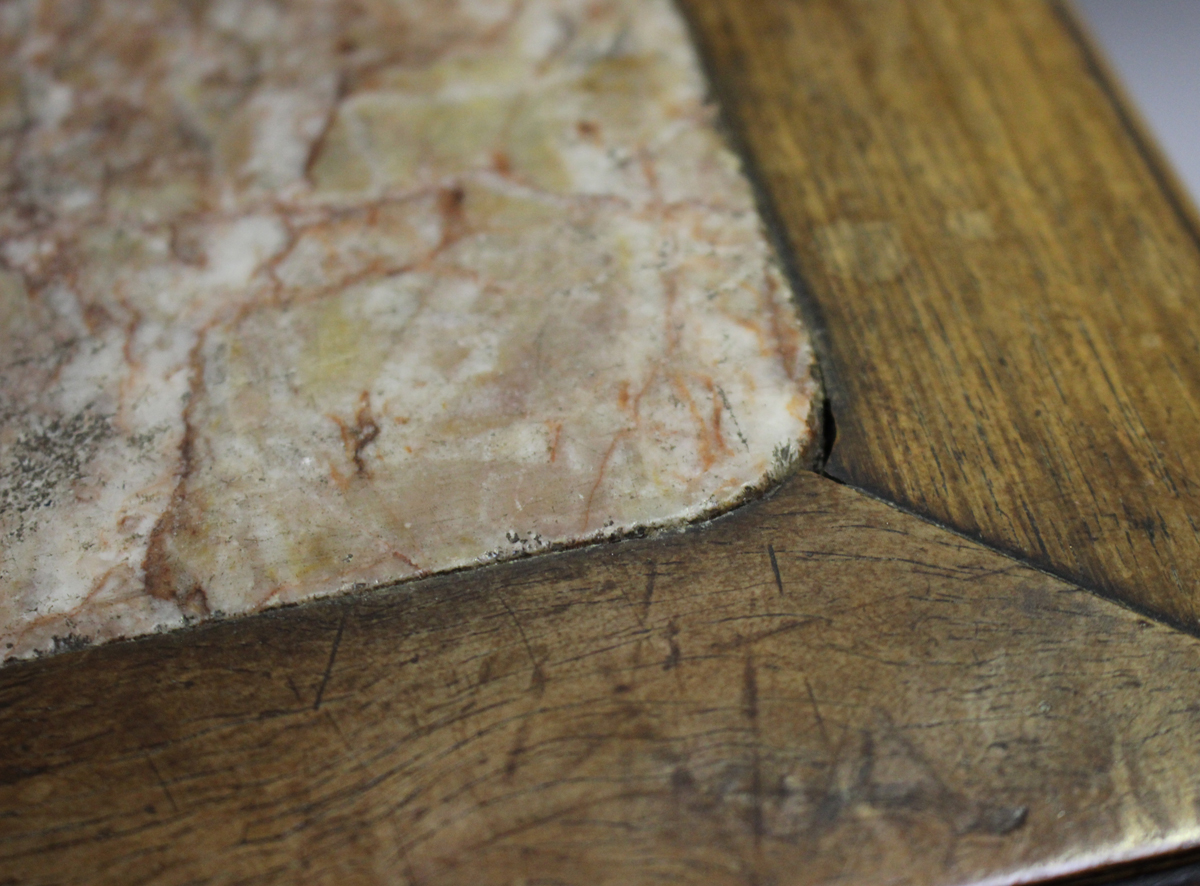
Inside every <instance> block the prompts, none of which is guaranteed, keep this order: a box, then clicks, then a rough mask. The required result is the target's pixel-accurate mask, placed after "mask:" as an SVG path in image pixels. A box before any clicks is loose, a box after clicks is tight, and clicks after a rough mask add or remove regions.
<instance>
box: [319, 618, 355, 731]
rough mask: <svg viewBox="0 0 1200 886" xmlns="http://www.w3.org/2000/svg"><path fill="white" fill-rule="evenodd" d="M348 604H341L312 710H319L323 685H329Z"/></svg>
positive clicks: (340, 642) (344, 626) (343, 629)
mask: <svg viewBox="0 0 1200 886" xmlns="http://www.w3.org/2000/svg"><path fill="white" fill-rule="evenodd" d="M349 611H350V607H349V605H343V606H342V613H341V617H340V618H339V619H338V626H337V632H336V633H334V635H333V643H332V644H330V646H329V660H328V661H327V662H325V672H324V673H323V674H322V675H321V685H319V686H318V687H317V696H316V698H314V699H313V710H314V711H319V710H321V700H322V699H323V698H324V697H325V687H326V686H328V685H329V678H330V676H331V675H332V674H333V664H334V662H336V661H337V654H338V649H339V647H341V645H342V634H343V633H344V632H345V630H346V615H347V614H348V613H349Z"/></svg>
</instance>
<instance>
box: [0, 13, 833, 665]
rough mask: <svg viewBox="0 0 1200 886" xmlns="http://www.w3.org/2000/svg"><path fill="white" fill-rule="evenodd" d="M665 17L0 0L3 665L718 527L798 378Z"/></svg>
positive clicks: (760, 238) (729, 176)
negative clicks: (574, 549)
mask: <svg viewBox="0 0 1200 886" xmlns="http://www.w3.org/2000/svg"><path fill="white" fill-rule="evenodd" d="M715 121H716V115H715V111H714V109H713V107H712V106H711V105H710V104H709V103H708V102H707V101H706V86H705V82H704V80H703V77H702V75H701V73H700V70H699V68H698V65H697V60H696V58H695V55H694V53H693V50H692V48H691V46H690V44H689V41H688V37H687V33H686V30H685V27H684V25H683V22H682V21H681V19H680V17H679V15H678V14H677V12H676V11H675V10H674V8H673V7H672V6H671V5H670V4H669V3H668V2H666V0H523V2H522V0H396V2H383V0H291V2H288V3H274V2H265V0H212V2H206V0H178V2H165V0H56V2H50V0H46V2H36V0H10V2H4V3H0V324H2V333H0V336H2V338H0V366H2V368H0V535H2V537H3V541H2V543H0V544H2V549H3V562H2V565H0V652H2V654H3V657H4V658H5V659H12V658H20V657H28V656H30V655H34V654H40V653H46V652H53V651H56V650H60V649H63V648H72V647H74V646H77V645H79V644H81V643H86V642H98V641H104V640H110V639H114V638H118V637H131V636H135V635H138V634H144V633H147V632H152V631H158V630H164V629H169V628H172V627H176V626H179V625H183V624H186V623H190V622H193V621H196V620H200V619H205V618H210V617H217V616H222V615H225V616H228V615H234V614H238V613H246V612H252V611H256V610H260V609H262V608H264V607H269V606H274V605H279V604H285V603H293V602H296V601H300V600H304V599H307V598H311V597H315V596H320V595H325V594H330V593H335V592H340V591H346V590H349V589H357V588H363V587H370V586H376V585H379V584H382V583H390V582H395V581H398V580H402V579H406V578H410V577H413V576H418V575H424V574H428V573H432V572H438V571H443V570H449V569H456V568H462V567H468V566H473V565H477V564H484V563H489V562H492V561H496V560H502V559H505V558H509V557H514V556H520V555H524V554H529V553H535V552H538V551H542V550H547V549H551V548H553V547H556V546H563V545H570V544H578V543H583V542H587V541H595V540H603V539H610V538H616V537H620V536H622V535H626V534H629V533H632V532H639V531H643V530H646V529H648V528H655V527H671V526H676V525H679V524H681V523H683V522H686V521H691V520H695V519H698V518H701V517H704V516H707V515H712V514H715V513H717V512H719V511H721V510H722V509H724V508H728V507H730V506H732V505H734V504H736V503H738V502H740V501H742V500H744V499H745V498H746V497H747V496H748V495H751V494H753V493H755V492H758V491H761V490H763V489H765V488H767V487H768V486H769V485H770V484H771V483H772V482H773V481H775V480H776V479H778V478H779V477H780V476H781V475H782V474H784V473H786V472H787V471H789V470H790V469H792V468H793V467H794V465H795V464H796V462H797V459H798V458H799V457H800V454H801V453H802V452H803V451H805V449H806V447H807V446H808V445H809V443H810V441H811V437H812V429H811V428H812V413H813V401H814V397H815V396H816V387H815V383H814V378H813V372H812V354H811V350H810V346H809V341H808V338H807V336H806V333H805V331H804V330H803V328H802V327H801V325H800V323H799V321H798V319H797V317H796V314H795V311H794V308H793V306H792V303H791V294H790V292H789V289H788V286H787V284H786V283H785V281H784V279H783V278H782V277H781V275H780V272H779V271H778V269H777V266H776V263H775V259H774V256H773V254H772V251H771V248H770V246H769V245H768V242H767V240H766V238H765V236H764V233H763V230H762V225H761V221H760V219H759V217H758V215H757V213H756V210H755V206H754V202H753V199H752V196H751V193H750V190H749V187H748V185H747V183H746V180H745V178H744V177H743V175H742V173H741V171H740V168H739V165H738V162H737V160H736V158H735V157H734V155H733V154H732V153H731V152H730V151H729V149H728V148H727V146H726V145H725V144H724V142H723V141H722V138H721V136H720V134H719V132H718V129H717V127H716V122H715Z"/></svg>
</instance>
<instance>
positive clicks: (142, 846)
mask: <svg viewBox="0 0 1200 886" xmlns="http://www.w3.org/2000/svg"><path fill="white" fill-rule="evenodd" d="M1198 676H1200V642H1198V641H1197V640H1196V639H1194V638H1192V637H1190V636H1188V635H1185V634H1182V633H1180V632H1177V631H1173V630H1171V629H1169V628H1166V627H1163V626H1161V625H1157V624H1155V623H1153V622H1150V621H1147V620H1145V619H1142V618H1140V617H1138V616H1137V615H1135V614H1133V613H1131V612H1129V611H1127V610H1125V609H1122V608H1120V607H1118V606H1117V605H1115V604H1112V603H1109V602H1107V601H1104V600H1101V599H1100V598H1098V597H1096V596H1095V595H1093V594H1090V593H1088V592H1085V591H1081V590H1078V589H1076V588H1074V587H1071V586H1069V585H1067V584H1065V583H1063V582H1061V581H1059V580H1057V579H1054V578H1050V577H1048V576H1046V575H1044V574H1042V573H1038V572H1036V571H1034V570H1032V569H1029V568H1028V567H1024V566H1021V565H1019V564H1017V563H1015V562H1013V561H1011V560H1009V559H1007V558H1004V557H1002V556H1000V555H998V554H995V553H993V552H990V551H988V550H987V549H985V548H983V547H981V546H979V545H976V544H974V543H972V542H968V541H964V540H963V539H961V538H959V537H957V536H954V535H952V534H950V533H948V532H946V531H945V530H942V529H939V528H936V527H934V526H931V525H929V524H926V523H922V522H920V521H919V520H917V519H916V518H914V517H911V516H908V515H905V514H903V513H901V512H899V511H897V510H895V509H893V508H891V507H889V506H887V505H884V504H882V503H880V502H878V501H875V500H872V499H869V498H867V497H866V496H864V495H863V494H861V493H858V492H855V491H854V490H851V489H849V488H847V487H843V486H839V485H838V484H835V483H834V482H832V481H829V480H826V479H823V478H819V477H816V476H814V475H811V474H805V475H802V476H799V477H796V478H795V479H793V480H792V481H790V482H789V483H788V485H787V486H786V487H785V488H784V489H783V490H782V491H781V492H780V493H779V494H778V495H777V496H775V497H774V498H773V499H771V500H769V501H767V502H763V503H758V504H755V505H751V506H748V507H747V508H745V509H743V510H741V511H740V512H738V513H736V514H734V515H731V516H730V517H728V518H725V519H722V520H719V521H717V522H716V523H715V524H713V525H710V526H708V527H705V528H700V529H694V530H691V531H688V532H685V533H681V534H678V535H674V536H670V537H666V538H662V539H657V540H646V541H637V542H627V543H622V544H619V545H614V546H611V547H607V548H595V549H592V550H587V551H579V552H572V553H568V554H562V555H552V556H549V557H545V558H538V559H535V560H530V561H524V562H520V563H514V564H508V565H505V566H501V567H496V568H489V569H485V570H479V571H475V572H469V573H461V574H458V575H452V576H447V577H442V578H438V579H433V580H428V581H423V582H420V583H416V584H411V585H407V586H404V587H400V588H397V589H395V590H393V591H389V592H384V593H380V594H375V595H370V596H366V597H360V598H347V599H342V600H334V601H329V602H326V603H322V604H316V605H312V606H308V607H302V608H297V609H292V610H284V611H278V612H274V613H271V614H268V615H264V616H257V617H253V618H249V619H245V620H241V621H235V622H228V623H223V624H216V625H211V626H205V627H203V628H199V629H195V630H191V631H185V632H182V633H178V634H173V635H169V636H161V637H155V638H151V639H149V640H146V641H140V642H135V643H130V644H119V645H114V646H108V647H101V648H97V649H91V650H85V651H81V652H76V653H68V654H65V655H62V656H58V657H55V658H53V659H49V660H45V661H41V662H35V663H31V664H22V665H17V666H14V667H11V668H9V669H6V670H5V671H3V672H0V712H2V714H0V748H2V749H3V754H2V758H0V759H2V765H0V810H3V812H0V883H5V884H49V883H63V884H68V883H114V884H116V883H119V884H133V883H144V882H155V883H167V884H176V883H178V884H184V883H225V884H234V883H237V884H265V883H305V884H314V883H316V884H320V883H336V884H339V886H349V884H359V883H363V884H367V883H370V884H375V883H379V884H383V883H398V884H422V886H425V884H443V883H464V882H470V883H476V884H509V883H581V884H583V883H587V884H595V883H622V884H638V883H666V882H672V883H704V884H760V886H763V884H810V883H833V882H853V883H922V884H939V883H945V884H950V883H966V882H985V881H986V882H989V883H1004V882H1014V881H1016V880H1017V879H1019V878H1031V879H1032V878H1036V877H1039V876H1043V875H1047V874H1050V873H1054V872H1064V871H1069V870H1074V869H1082V868H1088V867H1092V866H1095V865H1097V864H1102V863H1105V862H1108V861H1114V860H1117V859H1119V858H1122V857H1125V856H1131V855H1147V854H1152V853H1154V852H1157V851H1163V850H1168V849H1174V848H1178V847H1181V846H1187V845H1191V844H1195V843H1196V842H1197V840H1198V839H1200V822H1198V811H1197V803H1196V797H1197V796H1198V793H1200V776H1197V773H1198V772H1200V704H1198V701H1200V698H1198V697H1197V693H1196V692H1195V690H1194V688H1193V687H1195V686H1196V685H1197V677H1198Z"/></svg>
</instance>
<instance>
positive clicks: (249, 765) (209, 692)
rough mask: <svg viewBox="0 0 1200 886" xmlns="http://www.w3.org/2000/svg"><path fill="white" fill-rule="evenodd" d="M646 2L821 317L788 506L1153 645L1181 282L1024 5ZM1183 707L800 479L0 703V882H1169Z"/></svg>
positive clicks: (1199, 833)
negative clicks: (774, 224)
mask: <svg viewBox="0 0 1200 886" xmlns="http://www.w3.org/2000/svg"><path fill="white" fill-rule="evenodd" d="M682 5H683V6H684V7H685V9H686V10H687V12H688V14H689V16H690V17H691V19H692V21H693V24H694V25H695V26H696V31H697V34H698V36H699V39H700V41H701V43H702V44H703V46H704V48H705V52H706V54H707V56H708V58H709V61H710V63H711V67H712V71H713V73H714V76H715V81H716V83H717V85H718V91H719V92H720V93H721V95H722V97H723V99H724V101H725V103H726V106H727V111H728V113H729V117H730V121H731V123H732V128H733V131H734V133H735V136H736V137H737V138H739V139H740V140H741V141H742V142H743V144H744V146H745V147H746V148H747V149H748V151H749V153H750V156H751V158H752V160H753V161H754V164H755V167H756V169H757V171H758V173H759V175H760V177H761V181H762V183H763V185H764V194H765V195H766V198H767V199H768V201H769V202H770V204H771V205H772V206H773V208H774V209H775V210H776V214H777V220H778V222H779V225H778V230H779V231H780V232H782V234H783V240H784V243H785V246H786V249H785V252H786V253H787V255H788V257H789V259H790V260H792V261H793V262H794V265H795V268H796V269H798V271H799V273H800V275H801V277H802V278H803V280H804V281H805V283H806V285H807V287H808V290H809V292H808V296H809V300H808V302H807V303H808V305H809V308H810V309H811V310H812V313H813V314H814V315H815V316H817V317H818V318H819V319H822V321H823V335H824V336H825V338H824V340H823V345H824V357H825V369H826V372H827V374H828V375H829V377H830V381H831V382H832V386H831V390H832V395H833V401H834V402H833V405H834V415H835V418H836V420H837V423H838V437H837V442H836V445H835V447H834V450H833V459H832V461H831V463H830V465H829V470H830V471H831V472H833V473H835V474H836V475H837V476H840V477H844V478H847V479H848V480H850V481H851V482H853V483H855V484H857V485H861V486H863V487H865V488H867V489H868V490H870V491H872V492H875V493H879V494H881V495H884V496H890V497H892V498H893V499H894V500H896V501H898V502H900V503H902V504H903V505H904V506H906V507H909V508H913V509H916V510H918V511H921V512H923V513H926V514H930V515H933V516H935V517H938V518H939V519H942V520H944V521H946V522H949V523H951V524H953V525H955V526H957V527H959V528H961V529H963V530H966V531H968V532H971V533H974V534H976V535H978V536H980V537H982V538H984V539H985V540H987V541H988V542H990V543H992V544H995V545H998V546H1001V547H1006V548H1008V549H1011V550H1013V551H1015V552H1017V553H1019V554H1021V555H1022V556H1025V557H1026V558H1028V559H1030V560H1033V561H1035V562H1037V563H1039V564H1042V565H1045V566H1047V567H1050V568H1053V569H1055V570H1057V571H1058V572H1060V573H1062V574H1064V575H1070V576H1075V577H1078V579H1079V580H1080V581H1081V582H1085V583H1086V584H1087V585H1088V586H1090V587H1094V588H1097V589H1099V590H1102V591H1104V592H1105V593H1109V594H1113V595H1124V596H1125V597H1126V598H1127V599H1130V600H1134V601H1136V602H1138V603H1140V604H1142V605H1144V606H1146V607H1149V608H1153V609H1154V610H1155V611H1156V612H1157V613H1158V614H1160V615H1163V616H1164V617H1166V618H1168V619H1170V620H1172V621H1174V622H1175V623H1176V624H1181V625H1184V626H1187V627H1189V628H1193V629H1194V617H1193V614H1192V601H1193V598H1194V596H1195V593H1196V588H1195V585H1194V583H1192V584H1189V582H1194V580H1195V576H1197V575H1198V574H1200V572H1197V570H1196V568H1195V566H1196V544H1197V541H1196V537H1195V533H1194V532H1192V530H1191V528H1190V525H1191V524H1190V522H1189V515H1188V510H1189V508H1190V509H1191V510H1192V512H1193V513H1200V509H1196V508H1195V507H1194V502H1193V501H1192V496H1193V495H1194V488H1193V486H1192V485H1191V484H1190V480H1189V478H1190V477H1191V476H1192V475H1193V469H1194V467H1195V465H1194V462H1193V461H1192V460H1193V459H1195V458H1196V457H1197V455H1196V454H1195V452H1194V449H1193V450H1192V451H1189V448H1188V446H1187V445H1186V444H1187V443H1188V441H1189V440H1194V439H1197V437H1196V436H1195V431H1196V430H1197V427H1196V425H1197V422H1198V421H1200V420H1198V419H1197V417H1196V410H1195V407H1194V398H1193V395H1194V393H1195V391H1196V390H1197V388H1196V366H1197V363H1196V361H1195V354H1196V353H1197V351H1196V347H1197V346H1196V343H1195V336H1194V326H1193V325H1191V324H1192V317H1193V316H1194V315H1195V307H1196V305H1195V301H1196V299H1197V292H1200V289H1198V288H1197V286H1196V284H1197V283H1200V262H1198V261H1197V258H1196V246H1195V242H1194V238H1193V236H1192V234H1191V232H1190V230H1189V229H1188V227H1187V225H1186V224H1185V223H1184V221H1182V220H1181V219H1182V217H1183V214H1182V213H1174V212H1173V210H1172V206H1171V198H1170V192H1169V189H1166V188H1164V187H1161V186H1160V182H1159V180H1158V179H1157V178H1156V177H1155V174H1154V170H1153V169H1152V167H1151V166H1150V165H1148V163H1147V162H1146V160H1145V156H1146V155H1145V154H1144V153H1143V152H1141V151H1140V150H1139V147H1138V145H1137V144H1136V143H1135V141H1134V140H1133V137H1132V136H1131V135H1130V133H1129V131H1128V130H1127V129H1126V128H1124V124H1123V123H1122V120H1121V115H1120V113H1119V111H1118V109H1117V108H1115V106H1114V105H1113V104H1112V103H1111V102H1109V100H1108V99H1107V98H1106V96H1105V93H1104V92H1103V91H1102V90H1101V88H1100V87H1099V86H1098V85H1097V81H1096V80H1095V79H1094V77H1093V74H1092V72H1091V69H1090V68H1089V65H1088V61H1087V59H1086V57H1085V55H1084V54H1083V53H1082V51H1081V49H1080V47H1079V44H1078V43H1077V42H1076V41H1074V39H1073V38H1072V36H1071V34H1070V31H1069V28H1068V27H1067V26H1066V25H1065V24H1064V20H1063V19H1062V18H1060V17H1059V16H1058V14H1057V13H1056V12H1055V8H1054V7H1050V6H1046V5H1043V4H1042V3H1040V2H1036V0H1019V2H1018V0H994V2H989V3H986V4H979V3H973V2H970V0H920V2H918V0H905V2H894V3H871V2H866V0H838V2H835V0H758V2H755V3H744V2H737V0H685V2H683V4H682ZM1189 361H1190V362H1189ZM1198 672H1200V640H1197V639H1195V638H1194V637H1191V636H1188V635H1187V634H1184V633H1181V632H1178V631H1174V630H1172V629H1170V628H1168V627H1165V626H1163V625H1161V624H1158V623H1155V622H1152V621H1150V620H1148V619H1145V618H1142V617H1140V616H1138V615H1137V614H1135V613H1133V612H1131V611H1129V610H1127V609H1124V608H1121V607H1119V606H1117V605H1116V604H1114V603H1110V602H1106V601H1104V600H1102V599H1100V598H1099V597H1096V596H1094V595H1092V594H1090V593H1087V592H1085V591H1083V590H1080V589H1079V588H1078V587H1076V586H1074V585H1071V584H1068V583H1066V582H1065V581H1062V580H1059V579H1056V578H1052V577H1048V576H1047V575H1046V574H1044V573H1042V572H1038V571H1035V570H1034V569H1032V568H1029V567H1027V566H1024V565H1021V564H1020V563H1018V562H1016V561H1013V560H1009V559H1006V558H1004V557H1002V556H1001V555H999V554H996V553H994V552H991V551H989V550H988V549H987V548H985V547H984V546H982V545H978V544H975V543H973V542H970V541H966V540H964V539H963V538H962V537H960V536H958V535H954V534H952V533H950V532H949V531H947V530H944V529H939V528H937V527H935V526H933V525H930V524H927V523H923V522H921V521H919V520H917V519H916V518H914V517H911V516H907V515H905V514H904V513H902V512H901V511H899V510H896V509H893V508H891V507H889V506H888V505H886V504H883V503H881V502H879V501H877V500H875V499H872V498H871V497H869V496H867V495H865V494H863V493H861V492H858V491H856V490H854V489H852V488H849V487H846V486H840V485H838V484H837V483H835V482H833V481H831V480H829V479H825V478H822V477H818V476H815V475H812V474H804V475H801V476H798V477H796V478H794V479H793V480H791V481H789V483H788V484H787V485H786V486H785V488H784V489H783V490H782V491H781V492H780V493H779V494H778V495H777V496H775V497H774V498H773V499H771V500H769V501H767V502H763V503H758V504H754V505H751V506H748V507H747V508H745V509H743V510H741V511H739V512H737V513H735V514H733V515H730V516H729V517H727V518H725V519H723V520H721V521H718V522H717V523H716V524H714V525H712V526H708V527H705V528H699V529H694V530H691V531H689V532H687V533H683V534H680V535H676V536H671V537H666V538H662V539H657V540H647V541H640V542H625V543H621V544H617V545H613V546H609V547H604V548H597V549H593V550H589V551H579V552H573V553H569V554H562V555H555V556H553V557H548V558H543V559H535V560H530V561H526V562H522V563H515V564H509V565H507V566H504V567H498V568H494V569H488V570H484V571H479V572H474V573H462V574H458V575H454V576H448V577H443V578H438V579H432V580H428V581H424V582H421V583H419V584H414V585H409V586H405V587H401V588H397V589H395V590H392V591H388V592H383V593H380V594H374V595H368V596H365V597H361V598H356V599H344V600H336V601H329V602H326V603H321V604H317V605H313V606H310V607H305V608H298V609H292V610H286V611H279V612H275V613H271V614H268V615H264V616H260V617H255V618H251V619H247V620H244V621H238V622H230V623H225V624H216V625H212V626H209V627H205V628H202V629H198V630H194V631H189V632H184V633H180V634H177V635H172V636H165V637H156V638H152V639H149V640H147V641H144V642H138V643H133V644H124V645H116V646H110V647H104V648H99V649H92V650H85V651H82V652H77V653H69V654H66V655H63V656H61V657H58V658H55V659H51V660H47V661H42V662H34V663H29V664H23V665H18V666H14V667H11V668H8V669H5V670H3V671H0V886H15V884H22V886H24V884H50V883H113V884H129V883H143V882H155V883H167V884H174V883H179V884H184V883H223V884H266V883H304V884H309V883H316V884H320V883H336V884H338V886H353V884H359V883H362V884H385V883H386V884H392V883H400V884H421V886H425V884H431V886H432V884H442V883H445V884H451V883H461V882H471V883H475V884H492V883H495V884H509V883H514V884H515V883H529V884H532V883H581V884H583V883H588V884H592V883H621V884H638V883H660V882H674V883H680V882H683V883H703V884H726V883H728V884H743V883H744V884H756V886H768V884H779V886H783V884H807V883H814V884H815V883H839V882H846V883H922V884H943V883H944V884H950V883H956V884H958V883H1008V882H1016V881H1018V880H1020V881H1029V880H1037V879H1039V878H1044V877H1047V876H1051V875H1054V874H1059V873H1069V872H1072V871H1094V870H1096V869H1098V868H1102V867H1103V866H1105V865H1107V864H1109V863H1111V862H1115V861H1119V860H1121V859H1127V858H1139V857H1146V856H1151V855H1155V854H1157V853H1162V852H1168V851H1172V850H1175V849H1184V848H1187V847H1196V846H1198V845H1200V822H1198V818H1200V804H1198V802H1197V800H1196V798H1197V797H1198V796H1200V775H1197V773H1200V729H1198V728H1197V727H1198V726H1200V723H1198V722H1197V721H1198V720H1200V695H1198V690H1196V689H1195V687H1196V686H1197V685H1198V681H1197V674H1198Z"/></svg>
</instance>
